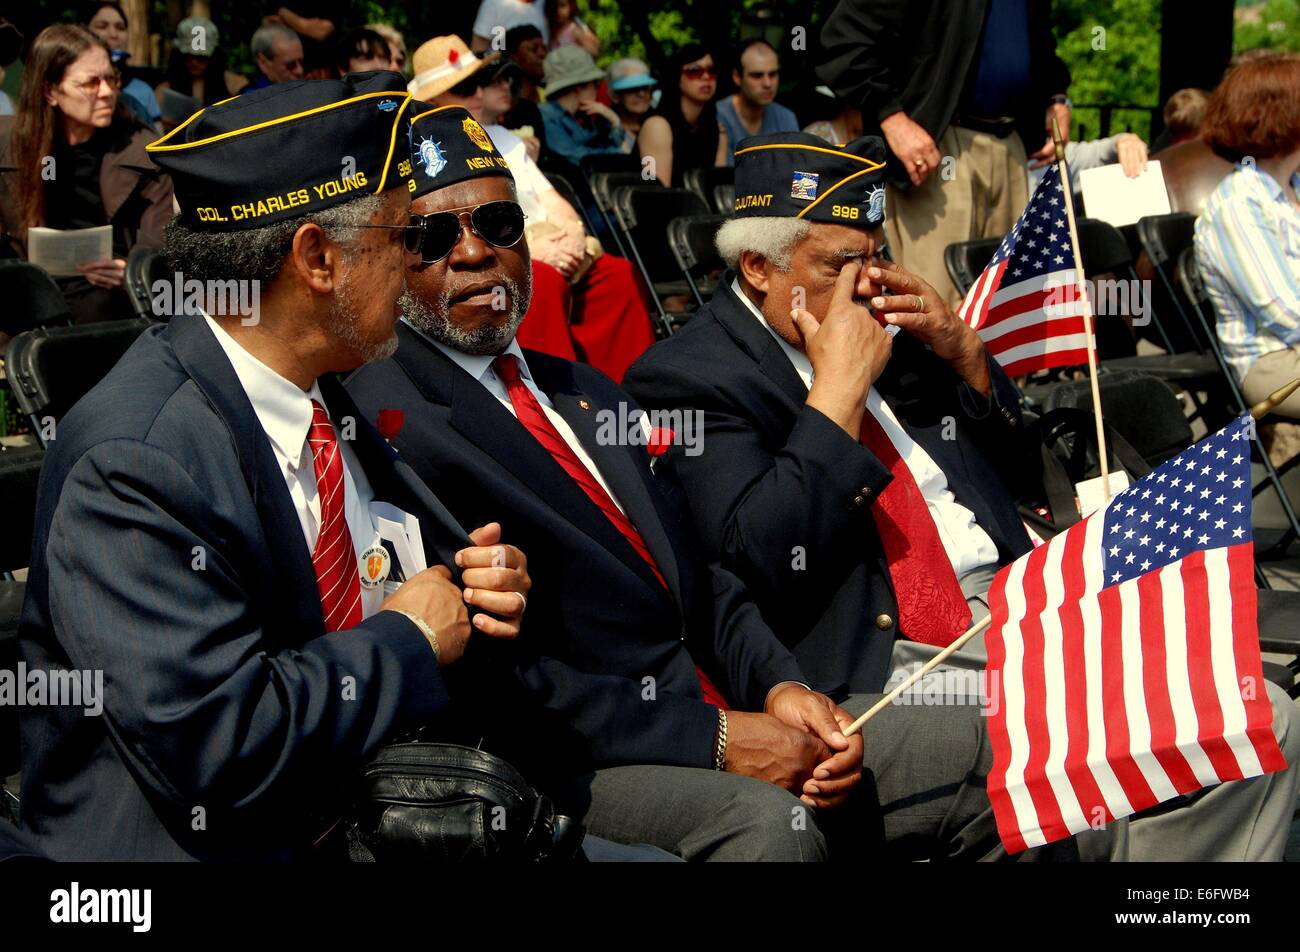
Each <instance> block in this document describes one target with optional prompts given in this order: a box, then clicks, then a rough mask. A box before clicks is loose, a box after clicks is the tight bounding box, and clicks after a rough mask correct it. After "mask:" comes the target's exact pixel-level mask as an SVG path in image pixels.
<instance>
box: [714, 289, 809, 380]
mask: <svg viewBox="0 0 1300 952" xmlns="http://www.w3.org/2000/svg"><path fill="white" fill-rule="evenodd" d="M731 293H732V294H734V295H736V297H738V298H740V303H742V304H744V305H745V307H747V308H749V313H750V314H753V315H754V317H755V318H757V319H758V322H759V323H760V324H762V325H763V326H764V327H766V328H767V332H768V333H769V334H771V335H772V336H773V337H774V338H776V342H777V343H778V344H780V345H781V350H783V351H785V355H786V357H788V358H790V363H792V364H794V369H795V372H796V373H798V374H799V378H800V379H801V380H803V385H804V386H805V387H807V388H808V389H809V390H811V389H812V383H813V365H812V361H811V360H809V359H808V355H807V354H805V353H804V352H803V351H801V350H800V349H799V348H798V347H795V346H794V345H793V344H791V343H790V342H789V341H788V340H786V339H785V338H784V337H782V336H781V335H780V334H778V333H777V332H776V331H775V330H773V329H772V325H771V324H769V323H768V322H767V318H766V317H764V316H763V312H762V311H760V310H759V309H758V307H757V306H755V304H754V302H753V301H751V300H750V299H749V295H747V294H746V293H745V292H744V290H743V289H742V288H741V286H740V279H739V278H732V279H731Z"/></svg>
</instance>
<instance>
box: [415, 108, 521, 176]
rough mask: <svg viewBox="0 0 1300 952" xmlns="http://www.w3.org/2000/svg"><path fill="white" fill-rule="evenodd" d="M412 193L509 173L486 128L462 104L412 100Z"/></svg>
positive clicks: (508, 167) (508, 168)
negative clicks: (446, 104) (428, 102)
mask: <svg viewBox="0 0 1300 952" xmlns="http://www.w3.org/2000/svg"><path fill="white" fill-rule="evenodd" d="M410 113H411V145H410V148H411V165H412V166H413V167H414V168H413V170H412V178H411V181H412V183H413V184H412V185H411V186H410V188H411V197H412V198H419V197H420V196H421V195H424V194H426V193H428V192H432V191H433V190H434V189H438V188H443V187H445V186H447V185H452V184H454V183H455V182H460V181H462V180H464V179H470V178H478V177H479V176H482V175H506V176H509V175H510V166H509V165H507V164H506V160H505V159H503V158H502V157H501V153H500V152H498V151H497V147H496V146H495V145H493V144H492V140H491V138H489V137H488V134H487V130H486V129H484V128H483V127H482V126H481V125H479V123H478V120H477V119H475V118H474V116H473V115H471V114H470V111H469V110H468V109H466V108H465V107H464V106H430V105H428V104H427V103H422V102H419V101H418V100H417V101H415V102H412V103H411V108H410Z"/></svg>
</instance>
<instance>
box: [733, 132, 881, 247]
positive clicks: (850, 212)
mask: <svg viewBox="0 0 1300 952" xmlns="http://www.w3.org/2000/svg"><path fill="white" fill-rule="evenodd" d="M759 216H775V217H778V218H787V217H788V218H803V219H805V220H807V221H820V222H830V223H831V224H835V225H850V226H852V227H854V228H863V229H871V228H879V227H880V226H881V225H882V224H884V221H885V143H884V142H882V141H881V140H880V138H879V137H878V136H863V137H861V138H859V139H854V140H853V141H852V142H850V143H848V144H847V145H830V144H829V143H828V142H827V141H826V140H825V139H822V138H820V137H819V136H814V135H810V134H809V133H806V132H776V133H772V134H770V135H765V136H751V137H750V138H748V139H741V140H740V145H739V147H738V148H737V149H736V217H737V218H756V217H759Z"/></svg>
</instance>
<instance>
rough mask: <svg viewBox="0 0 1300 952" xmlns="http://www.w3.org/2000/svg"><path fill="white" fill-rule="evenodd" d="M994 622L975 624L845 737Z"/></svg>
mask: <svg viewBox="0 0 1300 952" xmlns="http://www.w3.org/2000/svg"><path fill="white" fill-rule="evenodd" d="M992 620H993V616H992V615H985V616H984V617H983V618H981V619H980V620H979V621H977V622H975V624H973V625H971V626H970V627H969V628H967V629H966V634H964V635H962V636H961V637H960V638H958V639H957V640H956V641H954V642H953V643H952V644H950V645H949V646H948V647H947V648H944V649H943V650H942V651H940V652H939V653H938V654H937V655H935V656H934V657H933V658H931V659H930V660H929V661H927V662H926V663H925V667H923V668H921V670H920V671H917V672H915V673H914V674H913V675H912V676H911V677H910V678H908V679H907V680H906V681H904V682H903V683H902V684H900V685H899V686H898V687H896V688H894V690H892V691H890V692H889V693H888V694H886V695H885V696H884V697H882V698H881V699H880V700H879V701H877V702H876V703H875V704H873V705H872V706H871V710H869V711H867V712H866V713H865V714H863V715H862V716H861V717H859V718H858V719H857V720H856V721H854V722H853V723H852V724H850V725H849V726H848V729H847V730H845V731H844V736H846V737H847V736H848V735H849V734H856V733H857V732H858V731H860V730H862V725H863V724H865V723H866V722H867V721H869V720H871V719H872V718H873V717H875V716H876V715H877V714H879V713H880V712H881V711H883V710H884V709H885V708H887V707H889V705H890V704H893V703H894V701H895V700H896V699H897V698H898V696H899V695H900V694H902V693H903V692H904V691H906V690H907V689H908V688H910V687H911V686H912V685H913V684H915V683H916V682H917V681H920V680H921V679H922V678H923V677H925V676H926V674H927V673H928V672H930V671H933V670H934V669H935V668H937V667H938V666H939V665H941V664H943V663H944V662H945V661H947V660H948V658H949V657H950V656H951V655H952V653H953V652H954V651H957V650H959V649H960V648H961V646H962V645H964V644H966V642H968V641H970V640H971V639H972V638H974V637H975V636H976V635H978V634H979V633H980V632H981V631H983V630H984V629H985V628H987V627H988V626H989V622H991V621H992Z"/></svg>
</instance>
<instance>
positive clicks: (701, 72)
mask: <svg viewBox="0 0 1300 952" xmlns="http://www.w3.org/2000/svg"><path fill="white" fill-rule="evenodd" d="M682 75H683V76H685V77H686V78H687V79H713V78H714V77H716V76H717V75H718V71H717V70H716V69H715V68H714V67H712V66H683V67H682Z"/></svg>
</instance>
